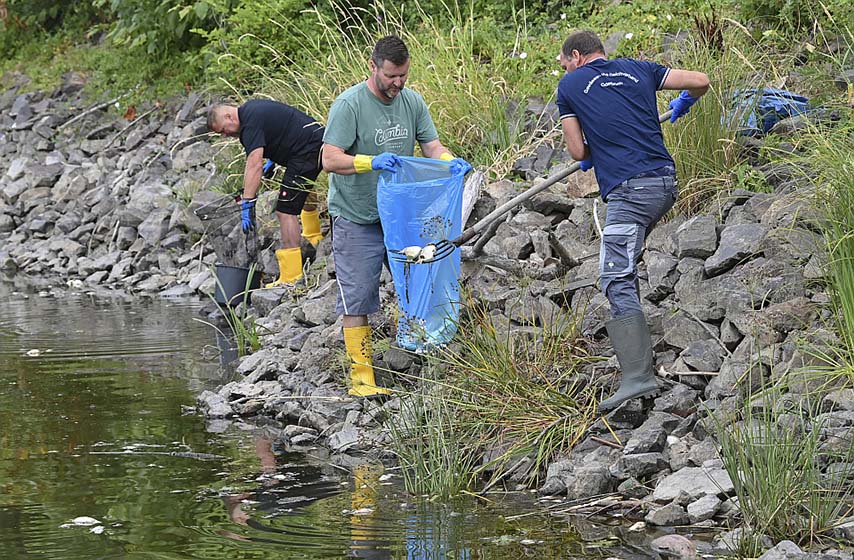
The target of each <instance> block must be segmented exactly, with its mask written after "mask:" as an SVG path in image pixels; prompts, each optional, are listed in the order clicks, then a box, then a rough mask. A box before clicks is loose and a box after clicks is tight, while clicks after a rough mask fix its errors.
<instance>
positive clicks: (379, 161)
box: [371, 152, 400, 171]
mask: <svg viewBox="0 0 854 560" xmlns="http://www.w3.org/2000/svg"><path fill="white" fill-rule="evenodd" d="M399 166H400V158H398V157H397V154H393V153H391V152H383V153H381V154H380V155H378V156H374V159H372V160H371V169H373V170H374V171H394V168H395V167H399Z"/></svg>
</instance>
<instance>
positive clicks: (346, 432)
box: [329, 426, 359, 453]
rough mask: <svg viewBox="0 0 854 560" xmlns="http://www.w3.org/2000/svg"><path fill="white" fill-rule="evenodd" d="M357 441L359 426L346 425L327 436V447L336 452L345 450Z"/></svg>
mask: <svg viewBox="0 0 854 560" xmlns="http://www.w3.org/2000/svg"><path fill="white" fill-rule="evenodd" d="M358 441H359V428H357V427H355V426H346V427H345V428H344V429H343V430H341V431H340V432H335V433H334V434H332V435H331V436H330V437H329V447H330V448H331V449H332V450H333V451H335V452H337V453H341V452H345V451H347V450H348V449H350V448H351V447H353V446H354V445H356V443H357V442H358Z"/></svg>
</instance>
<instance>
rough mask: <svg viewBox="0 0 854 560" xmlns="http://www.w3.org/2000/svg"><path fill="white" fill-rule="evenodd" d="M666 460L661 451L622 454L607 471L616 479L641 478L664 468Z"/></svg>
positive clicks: (666, 464)
mask: <svg viewBox="0 0 854 560" xmlns="http://www.w3.org/2000/svg"><path fill="white" fill-rule="evenodd" d="M667 466H668V463H667V460H665V458H664V455H662V454H661V453H637V454H634V455H623V456H622V457H620V458H619V459H617V462H616V463H614V464H613V465H611V466H610V467H609V469H608V472H610V473H611V476H613V477H614V478H616V479H617V480H626V479H628V478H635V479H642V478H645V477H647V476H650V475H653V474H656V473H658V472H661V471H662V470H664V469H666V468H667Z"/></svg>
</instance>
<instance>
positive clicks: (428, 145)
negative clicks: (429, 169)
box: [420, 138, 454, 159]
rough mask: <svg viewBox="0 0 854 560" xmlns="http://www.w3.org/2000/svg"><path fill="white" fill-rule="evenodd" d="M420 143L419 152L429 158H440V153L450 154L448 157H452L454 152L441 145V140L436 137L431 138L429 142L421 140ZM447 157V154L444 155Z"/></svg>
mask: <svg viewBox="0 0 854 560" xmlns="http://www.w3.org/2000/svg"><path fill="white" fill-rule="evenodd" d="M420 145H421V153H422V154H424V157H427V158H431V159H442V158H441V157H440V156H441V155H442V154H448V155H449V156H451V158H450V159H453V157H454V154H452V153H451V150H449V149H448V148H446V147H445V146H443V145H442V142H441V141H440V140H439V139H438V138H436V139H435V140H431V141H430V142H422V143H420ZM446 157H447V156H446Z"/></svg>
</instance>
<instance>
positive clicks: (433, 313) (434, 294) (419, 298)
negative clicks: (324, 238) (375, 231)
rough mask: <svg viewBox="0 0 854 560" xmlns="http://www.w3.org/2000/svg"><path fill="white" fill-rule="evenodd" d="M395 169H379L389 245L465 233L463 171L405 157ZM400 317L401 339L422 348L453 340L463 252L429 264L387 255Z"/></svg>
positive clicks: (382, 213)
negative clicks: (406, 261) (463, 223)
mask: <svg viewBox="0 0 854 560" xmlns="http://www.w3.org/2000/svg"><path fill="white" fill-rule="evenodd" d="M400 159H401V162H402V166H401V167H400V168H398V169H397V170H396V171H395V172H393V173H389V172H383V173H381V174H380V179H379V185H378V190H377V206H378V208H379V214H380V220H381V221H382V226H383V232H384V235H385V246H386V250H399V249H403V248H404V247H409V246H413V245H417V246H419V247H423V246H425V245H427V244H429V243H435V242H437V241H441V240H443V239H453V238H455V237H457V236H458V235H460V233H461V232H462V224H461V223H460V222H461V221H462V199H463V181H464V178H465V176H464V174H462V173H458V174H456V175H452V174H451V172H450V162H445V161H440V160H435V159H427V158H417V157H401V158H400ZM389 268H390V269H391V275H392V278H393V279H394V288H395V291H396V292H397V300H398V306H399V309H400V316H399V318H398V324H397V325H398V328H397V344H398V345H399V346H400V347H402V348H406V349H408V350H415V351H422V350H426V349H428V348H430V347H432V346H439V345H442V344H446V343H448V342H450V340H451V339H452V338H453V336H454V334H455V333H456V331H457V320H458V316H459V299H460V286H459V278H460V252H459V250H455V251H454V252H453V253H452V254H451V255H450V256H449V257H447V258H444V259H441V260H439V261H436V262H434V263H429V264H410V263H401V262H397V261H395V260H394V259H391V258H390V259H389Z"/></svg>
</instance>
